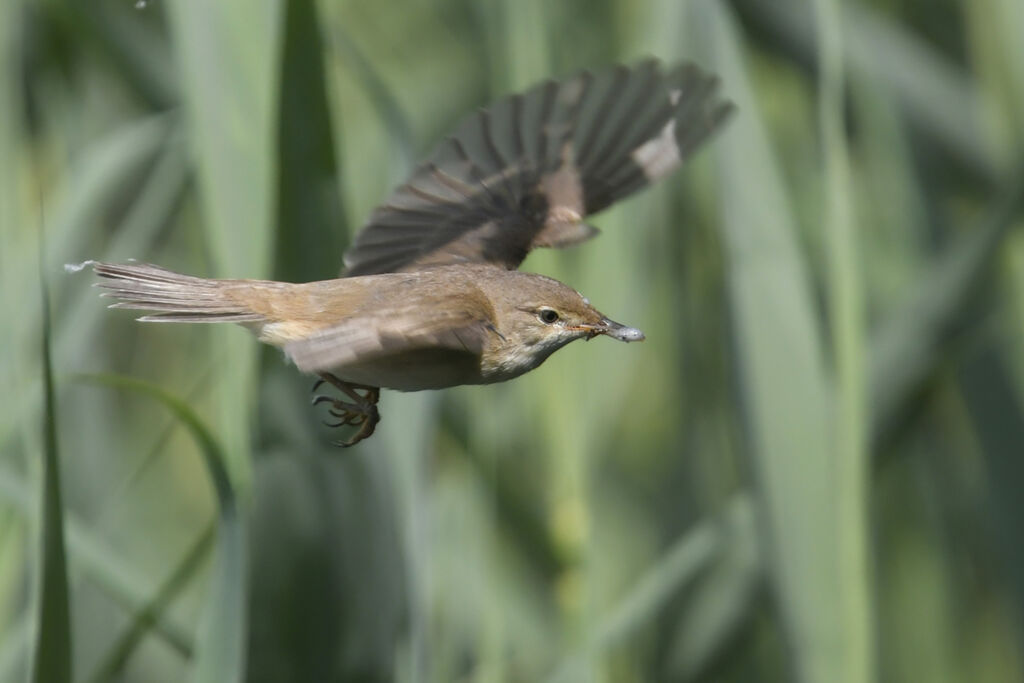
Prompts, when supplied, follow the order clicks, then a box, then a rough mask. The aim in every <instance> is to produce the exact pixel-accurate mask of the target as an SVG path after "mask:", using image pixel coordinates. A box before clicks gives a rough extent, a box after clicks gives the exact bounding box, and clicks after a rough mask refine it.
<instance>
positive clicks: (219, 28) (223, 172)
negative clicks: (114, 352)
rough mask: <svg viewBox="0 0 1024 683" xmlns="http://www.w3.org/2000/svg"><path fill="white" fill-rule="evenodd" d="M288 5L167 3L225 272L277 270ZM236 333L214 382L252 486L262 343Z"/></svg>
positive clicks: (208, 216)
mask: <svg viewBox="0 0 1024 683" xmlns="http://www.w3.org/2000/svg"><path fill="white" fill-rule="evenodd" d="M282 6H283V3H281V2H279V1H278V0H261V1H260V2H251V1H249V0H225V1H222V2H206V1H205V0H184V1H183V2H173V3H169V4H168V6H167V9H168V12H169V18H170V27H171V36H172V41H173V43H174V46H175V51H176V54H177V55H178V66H179V70H180V79H181V83H182V95H183V100H184V104H185V112H186V119H187V121H188V134H189V140H190V143H191V148H192V152H193V155H194V158H195V163H196V170H197V178H198V184H199V194H200V204H201V207H202V209H203V213H204V216H205V221H206V228H207V229H206V230H205V231H204V235H205V237H206V240H207V243H208V245H209V251H210V254H211V256H212V259H213V264H214V270H215V274H216V275H218V276H221V277H250V278H258V277H266V276H267V275H269V274H270V267H271V263H272V248H273V244H274V242H273V235H274V232H273V215H274V205H275V201H276V192H275V182H276V180H277V176H276V164H275V159H276V154H275V151H276V150H275V145H274V141H275V130H276V120H277V112H278V106H277V105H278V99H277V94H278V85H279V73H278V66H279V65H278V62H277V55H278V54H279V50H278V46H279V39H280V36H281V33H282V31H281V29H280V26H281V23H282V22H281V21H280V19H281V9H282ZM230 335H231V333H230V332H229V333H221V334H219V335H218V336H217V337H216V340H217V342H218V345H217V348H216V349H215V351H214V354H215V355H219V354H222V355H223V357H224V359H225V361H224V363H223V372H222V373H221V376H220V378H219V381H217V382H215V383H214V389H213V391H214V392H215V393H216V400H215V405H216V406H217V409H218V420H217V429H218V433H219V434H221V436H222V438H223V440H224V444H225V446H226V453H227V455H228V460H227V463H228V470H229V472H230V473H231V478H232V481H233V482H234V484H235V486H236V487H237V488H238V490H239V491H240V492H242V493H243V494H244V493H245V492H247V491H248V490H249V487H250V485H251V478H252V464H251V462H250V460H249V455H248V453H249V450H250V448H249V439H250V432H251V428H250V416H251V413H252V408H253V401H252V400H251V399H252V397H255V396H256V395H257V393H258V392H257V391H256V387H255V385H256V347H255V345H254V344H244V345H243V344H238V343H237V340H235V339H231V338H230ZM246 399H249V400H246Z"/></svg>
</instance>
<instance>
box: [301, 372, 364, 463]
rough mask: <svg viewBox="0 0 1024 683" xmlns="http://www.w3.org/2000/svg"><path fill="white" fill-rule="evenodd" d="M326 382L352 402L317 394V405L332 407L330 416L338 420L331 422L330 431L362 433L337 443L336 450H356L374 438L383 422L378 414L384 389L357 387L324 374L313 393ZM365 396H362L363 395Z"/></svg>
mask: <svg viewBox="0 0 1024 683" xmlns="http://www.w3.org/2000/svg"><path fill="white" fill-rule="evenodd" d="M324 382H326V383H328V384H330V385H331V386H333V387H335V388H337V389H338V390H339V391H340V392H341V393H343V394H344V395H345V396H347V397H348V398H350V399H351V401H345V400H342V399H340V398H334V397H332V396H326V395H324V394H316V395H315V396H313V405H319V404H320V403H330V404H331V407H330V408H329V409H328V410H327V412H328V413H329V414H330V415H331V416H333V417H335V418H337V420H338V421H337V422H327V421H325V422H324V424H325V425H327V426H328V427H346V426H352V427H358V428H359V429H358V430H357V431H356V433H355V434H354V435H353V436H352V438H350V439H348V440H347V441H340V440H339V441H334V442H333V443H334V445H335V446H341V447H342V448H347V447H349V446H354V445H355V444H357V443H359V442H360V441H362V440H363V439H365V438H367V437H368V436H370V435H371V434H373V430H374V429H376V427H377V423H378V422H380V413H379V412H378V411H377V401H379V400H380V389H379V388H377V387H370V386H366V385H365V384H354V383H352V382H346V381H344V380H341V379H338V378H337V377H335V376H334V375H332V374H331V373H329V372H322V373H320V379H318V380H317V381H316V384H314V385H313V391H314V392H315V391H316V390H317V389H319V388H320V387H321V386H322V385H323V384H324ZM360 392H362V393H360Z"/></svg>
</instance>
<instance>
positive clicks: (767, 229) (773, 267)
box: [694, 3, 849, 681]
mask: <svg viewBox="0 0 1024 683" xmlns="http://www.w3.org/2000/svg"><path fill="white" fill-rule="evenodd" d="M694 8H695V9H697V10H699V11H698V16H699V18H700V19H701V21H700V22H699V23H700V26H699V28H701V29H703V30H702V32H701V39H702V41H704V44H705V45H707V46H708V47H707V51H708V54H709V55H710V61H711V65H712V66H713V68H714V70H715V71H716V72H717V73H719V74H720V75H721V77H722V81H723V83H726V84H728V89H727V94H728V95H729V96H730V97H731V98H733V99H734V100H735V101H736V104H737V106H738V109H739V112H740V114H739V115H738V116H737V117H736V120H735V121H734V123H733V125H731V126H730V127H729V129H728V130H726V131H725V133H724V134H723V135H722V137H721V138H720V139H719V140H718V142H717V144H716V145H715V146H714V151H715V152H716V154H717V155H718V160H719V164H718V166H719V169H718V170H719V175H720V178H719V182H718V187H719V188H720V192H719V194H720V204H719V205H720V210H721V212H722V217H723V227H724V230H725V248H726V259H727V264H728V265H727V278H728V281H729V289H730V291H729V297H730V302H731V305H732V319H733V328H734V330H733V338H732V342H733V345H734V347H735V354H736V357H737V364H738V366H739V368H738V372H739V383H740V392H741V397H742V400H743V402H744V409H745V414H744V418H745V424H746V434H747V443H748V448H749V452H750V455H751V460H752V465H753V470H754V474H755V480H756V482H757V488H758V498H759V506H760V510H759V518H760V520H761V523H762V525H763V529H764V532H765V536H766V538H767V542H766V551H767V553H768V555H769V557H770V566H771V569H772V572H771V577H772V580H773V588H774V592H775V594H776V597H777V604H778V606H779V608H780V611H781V616H782V623H783V627H784V630H785V632H786V634H787V637H788V641H789V644H790V647H791V651H792V653H793V657H794V659H793V669H794V671H795V672H796V674H797V678H799V679H800V680H805V681H826V680H841V676H842V670H841V668H840V666H839V665H840V663H841V662H842V661H844V659H845V658H843V657H840V656H837V653H841V652H843V651H844V649H845V647H846V643H847V642H848V636H849V634H847V633H846V632H845V630H844V626H845V623H844V620H843V618H842V614H841V612H840V611H839V609H838V608H837V604H836V601H835V597H836V596H837V595H841V594H842V592H843V591H844V590H845V586H844V585H843V582H842V578H843V577H842V575H841V573H840V571H839V568H838V567H837V561H838V555H839V546H838V540H837V538H836V535H835V520H836V484H837V482H836V479H835V475H836V471H835V469H834V467H835V460H834V458H833V457H829V454H830V453H831V452H832V450H833V449H832V445H833V442H832V432H831V429H830V422H831V415H830V413H829V406H830V404H831V396H830V392H829V382H828V377H827V375H826V372H825V368H824V366H823V362H822V360H823V353H822V343H821V338H820V331H819V329H818V321H817V319H816V316H815V313H814V304H813V298H812V295H811V291H810V287H809V283H808V276H807V272H806V265H805V263H804V259H803V257H802V255H801V254H800V252H799V251H798V248H797V243H796V238H795V229H794V221H793V218H792V216H791V213H790V209H789V206H788V198H787V194H786V192H785V191H784V190H783V187H782V184H781V181H780V179H779V174H778V171H777V164H776V162H775V159H774V158H773V156H772V152H771V150H770V148H769V146H768V142H767V139H766V135H765V132H764V130H763V127H762V124H761V121H760V115H759V109H758V107H757V105H756V103H755V99H754V96H753V93H752V92H751V89H750V87H751V86H750V84H749V79H748V76H747V74H746V69H745V67H744V66H743V62H742V58H741V50H740V42H739V36H738V34H737V33H736V29H735V26H734V24H733V20H732V17H731V15H730V14H729V13H728V9H727V8H725V7H724V6H722V5H720V4H717V3H708V4H698V5H695V6H694ZM737 188H742V190H741V191H740V190H738V189H737Z"/></svg>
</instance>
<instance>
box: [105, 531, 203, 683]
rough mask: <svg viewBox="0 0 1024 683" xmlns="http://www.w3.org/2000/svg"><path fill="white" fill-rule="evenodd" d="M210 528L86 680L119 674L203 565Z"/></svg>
mask: <svg viewBox="0 0 1024 683" xmlns="http://www.w3.org/2000/svg"><path fill="white" fill-rule="evenodd" d="M213 530H214V529H213V526H212V525H211V526H209V527H207V528H206V530H205V531H203V533H201V534H200V535H199V538H197V539H196V542H195V543H193V544H192V547H191V548H190V549H189V550H188V552H186V553H185V555H184V556H183V557H182V558H181V562H179V563H178V566H177V567H175V568H174V571H172V572H171V574H170V576H168V577H167V579H166V580H165V581H164V583H163V585H161V586H160V587H159V588H158V589H157V591H156V593H154V594H153V597H152V599H151V600H150V601H149V602H147V603H146V604H145V605H143V606H142V608H141V609H139V610H138V611H137V612H136V613H135V615H134V616H133V617H132V620H131V622H130V623H129V624H128V627H127V628H126V629H125V630H124V631H123V632H122V634H121V636H120V637H119V638H118V639H117V641H116V642H115V643H114V645H113V646H112V647H111V648H110V649H109V650H108V651H107V656H106V657H104V658H103V660H102V661H101V662H100V663H99V664H97V665H96V667H95V669H93V673H92V675H91V676H89V677H88V678H87V679H86V680H87V681H90V683H102V682H103V681H109V680H114V679H115V678H116V677H117V676H118V675H119V674H120V673H121V671H122V670H123V669H124V665H125V664H126V663H127V661H128V658H129V657H131V656H132V654H133V653H134V652H135V650H136V648H138V646H139V644H140V643H141V642H142V639H143V638H145V637H146V636H147V635H148V634H149V632H150V631H151V630H152V629H153V627H154V626H155V625H156V624H157V623H159V620H160V619H161V618H162V616H163V614H164V613H165V612H166V611H167V609H168V608H169V607H170V605H171V603H173V602H174V599H175V598H176V597H177V596H178V594H179V593H181V591H182V590H183V589H184V588H185V586H187V585H188V583H189V581H191V580H192V578H193V577H194V576H195V574H196V571H197V570H198V569H199V567H200V566H202V563H203V560H204V559H206V556H207V554H208V553H209V551H210V544H211V543H212V542H213Z"/></svg>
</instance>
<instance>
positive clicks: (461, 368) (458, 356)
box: [331, 348, 487, 391]
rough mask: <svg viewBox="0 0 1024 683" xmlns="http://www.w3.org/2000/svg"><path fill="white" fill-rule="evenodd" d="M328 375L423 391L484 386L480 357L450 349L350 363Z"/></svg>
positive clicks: (364, 382) (422, 350) (417, 351)
mask: <svg viewBox="0 0 1024 683" xmlns="http://www.w3.org/2000/svg"><path fill="white" fill-rule="evenodd" d="M331 372H333V373H334V374H335V375H337V376H338V377H340V378H341V379H343V380H345V381H346V382H354V383H356V384H366V385H368V386H373V387H383V388H385V389H395V390H397V391H425V390H429V389H446V388H448V387H454V386H459V385H461V384H484V383H486V382H487V380H486V379H485V378H484V377H483V376H482V374H481V365H480V357H479V356H477V355H474V354H469V353H465V352H463V351H455V350H452V349H437V348H432V349H416V350H411V351H405V352H402V353H395V354H390V355H388V356H386V357H381V358H375V359H370V360H366V361H361V362H358V363H349V364H346V365H344V366H343V367H340V368H335V369H333V370H332V371H331Z"/></svg>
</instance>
